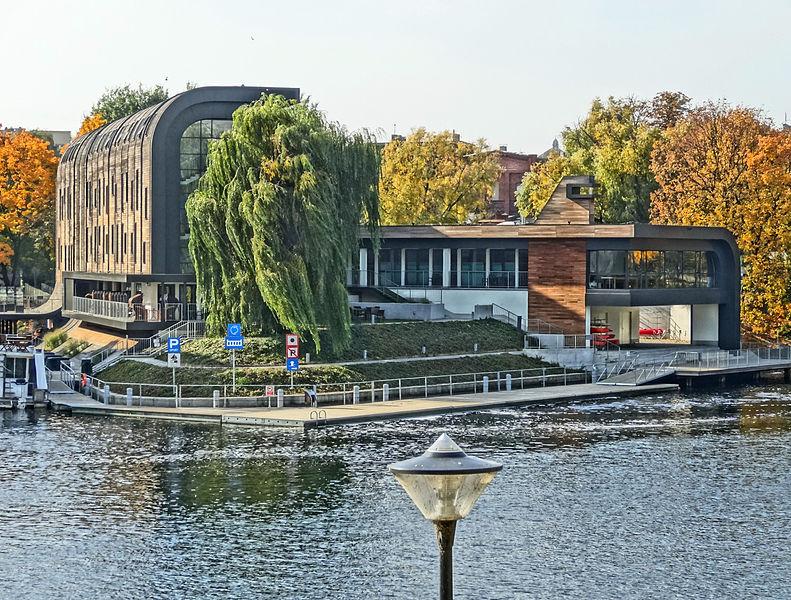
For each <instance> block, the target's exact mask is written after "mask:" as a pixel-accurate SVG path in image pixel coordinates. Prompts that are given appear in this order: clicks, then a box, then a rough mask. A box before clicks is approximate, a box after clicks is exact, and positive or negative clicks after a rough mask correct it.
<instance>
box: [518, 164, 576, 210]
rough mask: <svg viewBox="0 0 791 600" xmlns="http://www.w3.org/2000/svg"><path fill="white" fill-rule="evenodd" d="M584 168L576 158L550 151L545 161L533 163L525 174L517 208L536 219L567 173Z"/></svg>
mask: <svg viewBox="0 0 791 600" xmlns="http://www.w3.org/2000/svg"><path fill="white" fill-rule="evenodd" d="M582 172H583V168H582V167H581V165H580V164H579V162H578V161H576V160H575V159H573V158H571V157H568V156H564V155H563V154H560V153H559V152H552V153H550V155H549V157H548V158H547V160H546V161H545V162H543V163H538V164H536V165H533V168H532V169H531V170H530V171H528V172H527V173H525V174H524V177H523V178H522V185H521V186H520V187H519V189H518V190H517V191H516V208H517V209H518V210H519V214H521V215H522V216H523V217H525V218H527V219H535V218H536V217H538V215H539V213H540V212H541V211H542V210H543V208H544V206H546V203H547V202H549V198H550V197H551V196H552V192H554V191H555V188H556V187H557V186H558V184H559V183H560V180H561V179H563V177H565V176H566V175H574V174H577V173H582Z"/></svg>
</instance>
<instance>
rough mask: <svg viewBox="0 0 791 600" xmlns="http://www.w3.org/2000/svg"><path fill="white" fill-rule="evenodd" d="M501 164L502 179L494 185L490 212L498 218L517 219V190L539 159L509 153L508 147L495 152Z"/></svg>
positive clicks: (532, 155) (533, 156) (527, 155)
mask: <svg viewBox="0 0 791 600" xmlns="http://www.w3.org/2000/svg"><path fill="white" fill-rule="evenodd" d="M495 154H496V155H497V160H498V162H499V163H500V169H501V171H500V178H499V179H498V180H497V183H495V185H494V193H493V194H492V197H491V199H490V201H489V205H490V210H491V212H492V213H493V216H496V217H503V218H509V217H515V216H516V215H517V210H516V204H515V203H516V190H517V189H518V188H519V186H520V185H521V184H522V178H523V177H524V176H525V173H527V172H528V171H530V170H531V169H532V168H533V165H534V164H535V163H536V162H538V160H539V158H538V156H537V155H535V154H522V153H520V152H509V151H508V147H507V146H500V148H499V149H498V150H495Z"/></svg>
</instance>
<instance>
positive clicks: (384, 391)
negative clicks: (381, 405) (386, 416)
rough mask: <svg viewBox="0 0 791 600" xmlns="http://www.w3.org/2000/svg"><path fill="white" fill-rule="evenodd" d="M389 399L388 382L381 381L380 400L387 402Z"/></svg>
mask: <svg viewBox="0 0 791 600" xmlns="http://www.w3.org/2000/svg"><path fill="white" fill-rule="evenodd" d="M388 400H390V384H388V383H383V384H382V402H387V401H388Z"/></svg>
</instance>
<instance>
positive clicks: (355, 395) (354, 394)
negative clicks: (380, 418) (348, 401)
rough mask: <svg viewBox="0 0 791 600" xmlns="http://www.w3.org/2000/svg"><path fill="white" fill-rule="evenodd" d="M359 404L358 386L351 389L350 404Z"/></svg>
mask: <svg viewBox="0 0 791 600" xmlns="http://www.w3.org/2000/svg"><path fill="white" fill-rule="evenodd" d="M359 403H360V386H359V385H355V386H354V387H353V388H352V404H359Z"/></svg>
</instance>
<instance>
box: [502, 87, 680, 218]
mask: <svg viewBox="0 0 791 600" xmlns="http://www.w3.org/2000/svg"><path fill="white" fill-rule="evenodd" d="M688 103H689V98H688V97H687V96H685V95H684V94H682V93H680V92H660V93H659V94H657V95H656V96H655V97H654V98H653V100H652V101H650V102H646V101H643V100H637V99H634V98H613V97H610V98H608V99H607V101H606V102H603V101H602V100H600V99H599V98H596V99H595V100H594V101H593V103H592V105H591V108H590V111H589V112H588V114H587V116H586V117H585V118H584V119H583V120H582V121H580V122H579V123H578V124H577V125H576V126H574V127H567V128H566V129H565V130H564V131H563V134H562V137H563V145H564V147H565V153H562V154H554V155H551V156H550V157H549V159H548V160H547V161H546V162H545V163H543V164H540V165H538V166H536V167H535V168H534V169H533V170H532V171H529V172H527V173H525V177H524V179H523V181H522V187H521V188H520V190H519V191H518V192H517V201H516V205H517V208H518V209H519V211H520V213H521V214H522V215H523V216H525V217H528V218H534V217H536V216H537V215H538V213H539V212H541V209H542V208H543V207H544V205H545V204H546V202H547V200H549V196H550V194H551V193H552V190H553V189H554V188H555V186H556V185H557V183H558V182H559V181H560V179H561V178H562V177H563V176H564V175H574V174H592V175H594V176H595V177H596V180H597V182H598V184H599V186H600V187H599V189H598V190H597V201H596V215H595V216H596V219H597V220H598V221H602V222H605V223H630V222H647V221H648V219H649V216H650V214H649V213H650V206H651V200H650V199H651V192H653V191H654V190H655V189H656V187H657V184H656V181H655V180H654V176H653V173H652V172H651V150H652V149H653V146H654V143H655V142H656V140H657V139H658V138H659V136H660V134H661V131H662V129H664V128H666V127H670V126H672V125H673V124H675V122H676V121H677V120H678V119H679V118H681V117H683V115H684V114H685V113H686V110H687V104H688Z"/></svg>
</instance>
